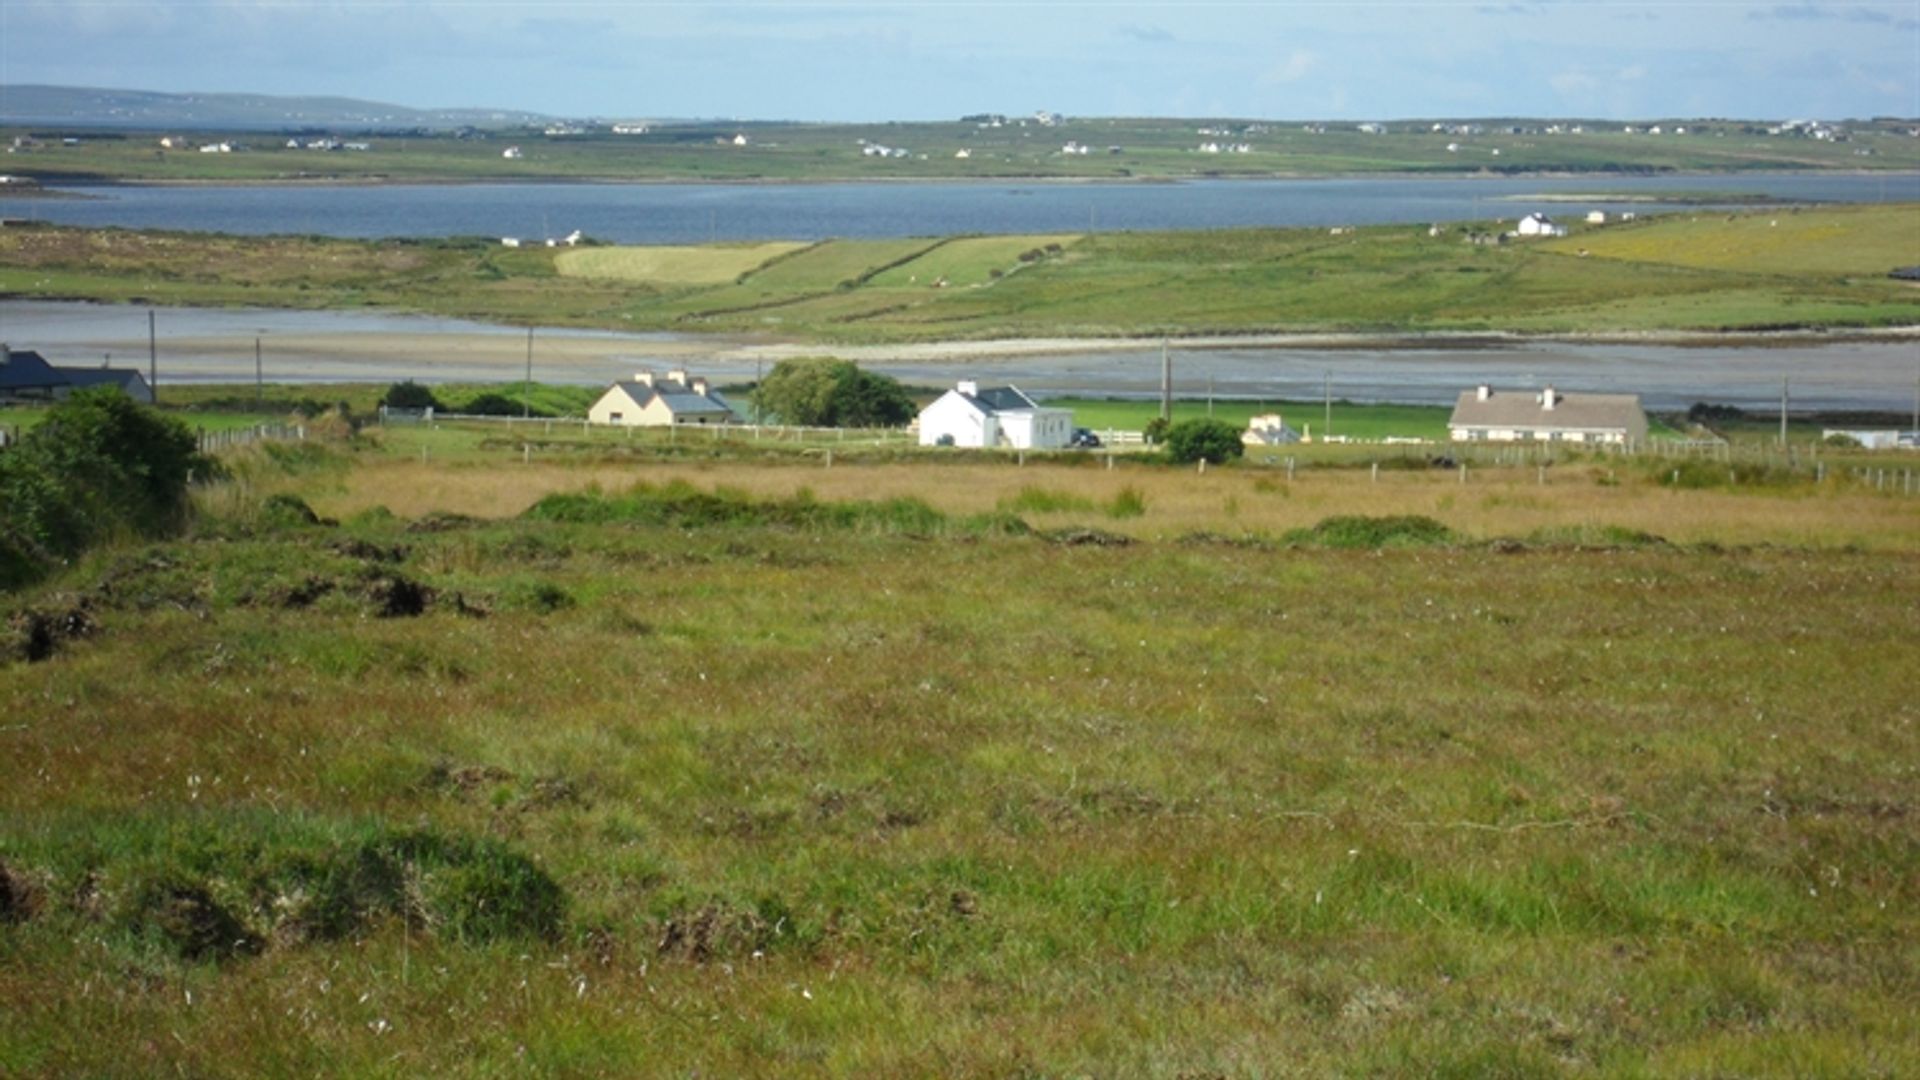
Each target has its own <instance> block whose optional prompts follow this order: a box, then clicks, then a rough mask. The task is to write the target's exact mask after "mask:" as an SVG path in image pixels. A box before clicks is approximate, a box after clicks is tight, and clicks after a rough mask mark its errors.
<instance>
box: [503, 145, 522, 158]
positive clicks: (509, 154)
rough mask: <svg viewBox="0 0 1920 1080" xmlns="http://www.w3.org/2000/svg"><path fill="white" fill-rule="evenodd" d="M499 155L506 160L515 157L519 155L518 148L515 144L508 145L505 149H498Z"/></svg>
mask: <svg viewBox="0 0 1920 1080" xmlns="http://www.w3.org/2000/svg"><path fill="white" fill-rule="evenodd" d="M500 156H501V157H503V158H507V159H508V160H514V159H517V158H519V157H520V156H521V155H520V148H519V147H517V146H509V147H507V148H506V149H505V150H502V151H500Z"/></svg>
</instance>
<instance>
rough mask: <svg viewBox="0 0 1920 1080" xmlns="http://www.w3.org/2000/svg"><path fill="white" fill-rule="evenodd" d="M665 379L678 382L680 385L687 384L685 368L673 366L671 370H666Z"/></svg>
mask: <svg viewBox="0 0 1920 1080" xmlns="http://www.w3.org/2000/svg"><path fill="white" fill-rule="evenodd" d="M667 381H668V382H671V383H679V384H680V385H681V386H685V385H687V369H686V368H674V369H673V370H671V371H669V372H667Z"/></svg>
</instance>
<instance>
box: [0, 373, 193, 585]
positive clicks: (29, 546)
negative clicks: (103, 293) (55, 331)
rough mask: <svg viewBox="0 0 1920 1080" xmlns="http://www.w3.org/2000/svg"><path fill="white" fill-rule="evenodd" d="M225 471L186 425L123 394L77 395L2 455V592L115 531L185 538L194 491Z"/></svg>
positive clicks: (111, 390)
mask: <svg viewBox="0 0 1920 1080" xmlns="http://www.w3.org/2000/svg"><path fill="white" fill-rule="evenodd" d="M216 469H217V466H216V465H215V464H214V463H213V462H212V461H211V460H210V459H208V458H207V457H205V456H203V455H202V454H201V453H200V452H199V449H198V444H197V441H196V439H195V438H194V434H193V432H192V431H191V430H189V429H188V428H187V426H186V425H185V424H182V423H181V422H180V421H178V420H175V419H173V418H171V417H167V416H163V415H161V414H160V413H158V412H156V411H154V410H153V409H151V408H149V407H147V406H144V405H139V404H136V403H135V402H134V401H133V399H131V398H129V397H127V396H126V395H125V394H124V393H122V392H121V391H120V390H118V389H117V388H111V387H102V388H97V389H91V390H82V391H80V392H79V393H76V394H74V395H73V396H72V397H70V398H68V399H67V400H65V401H63V402H60V403H59V404H57V405H55V406H53V408H51V409H49V410H48V412H47V416H46V420H45V421H44V422H43V423H42V424H41V425H40V426H39V427H36V428H34V429H33V430H32V431H29V432H27V433H26V435H24V436H22V437H21V439H20V443H19V445H18V446H16V447H14V448H13V449H11V450H9V451H8V452H7V453H5V454H4V455H0V588H13V587H17V586H19V585H23V584H26V583H27V582H29V581H32V580H34V579H36V578H37V577H39V576H40V575H41V574H42V573H44V572H45V571H46V570H48V569H50V568H51V567H52V566H53V565H55V564H57V563H58V562H59V561H62V560H65V559H70V558H72V557H74V556H75V555H78V554H79V553H81V552H82V551H85V550H86V549H87V548H89V547H92V546H93V545H95V544H97V543H99V542H101V541H102V540H104V539H106V538H107V537H109V536H113V535H115V534H131V535H135V536H145V537H154V536H164V535H167V534H170V533H173V532H176V531H178V530H179V529H180V528H182V527H183V526H184V525H185V524H186V522H187V520H188V517H189V515H190V512H191V503H190V501H189V499H188V497H187V488H188V484H189V483H190V481H191V480H192V479H193V478H194V477H195V476H196V475H197V476H201V477H206V476H210V475H212V474H213V473H214V472H215V471H216Z"/></svg>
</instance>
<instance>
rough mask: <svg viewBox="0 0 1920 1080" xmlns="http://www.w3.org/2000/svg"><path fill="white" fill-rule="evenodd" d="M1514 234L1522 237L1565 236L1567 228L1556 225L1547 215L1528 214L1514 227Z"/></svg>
mask: <svg viewBox="0 0 1920 1080" xmlns="http://www.w3.org/2000/svg"><path fill="white" fill-rule="evenodd" d="M1513 231H1514V232H1516V233H1518V234H1519V235H1521V236H1565V235H1567V227H1566V226H1565V225H1555V224H1554V223H1553V219H1552V218H1550V217H1548V216H1547V215H1545V214H1528V215H1527V216H1526V217H1523V218H1521V219H1520V224H1519V225H1516V226H1514V230H1513Z"/></svg>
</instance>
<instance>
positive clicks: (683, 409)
mask: <svg viewBox="0 0 1920 1080" xmlns="http://www.w3.org/2000/svg"><path fill="white" fill-rule="evenodd" d="M613 385H615V386H617V387H619V388H620V389H622V390H624V391H626V393H627V396H628V397H630V398H632V399H633V400H634V403H635V404H637V405H639V406H641V407H642V408H644V407H646V405H647V404H648V403H649V402H651V401H652V400H653V399H654V398H655V397H658V398H659V399H660V402H661V404H663V405H665V406H666V407H667V408H668V409H670V410H672V412H673V413H674V414H675V415H676V416H700V415H708V416H732V415H733V407H732V406H730V405H728V404H727V403H726V401H725V400H723V399H722V398H721V397H720V395H718V394H715V393H711V392H710V393H706V394H696V393H694V392H693V391H692V390H687V389H681V388H680V387H678V386H674V387H670V388H669V387H661V386H657V385H656V386H648V385H647V384H646V383H643V382H641V381H639V380H638V379H621V380H618V381H616V382H615V383H614V384H613Z"/></svg>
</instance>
